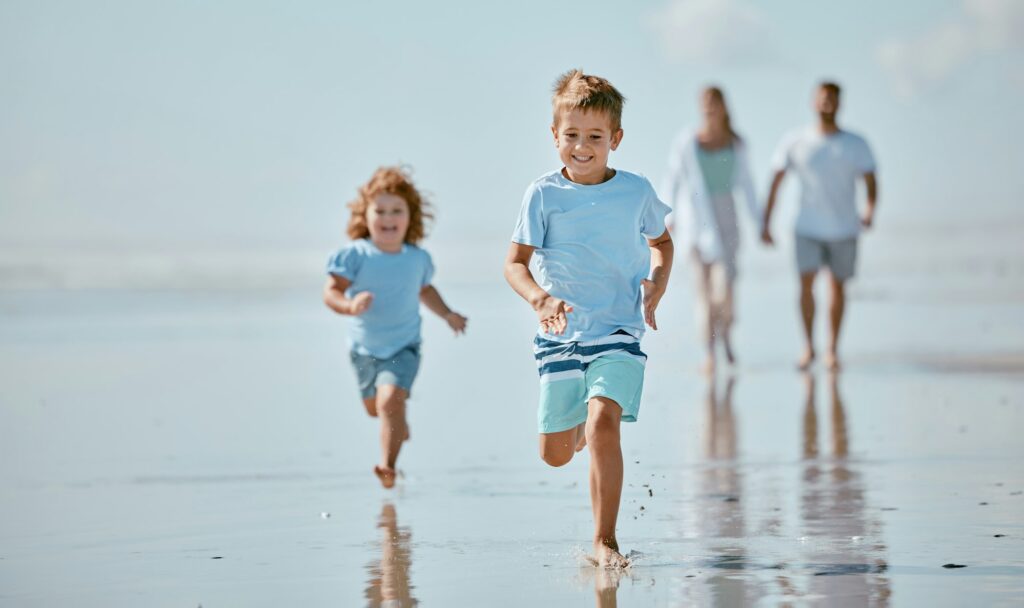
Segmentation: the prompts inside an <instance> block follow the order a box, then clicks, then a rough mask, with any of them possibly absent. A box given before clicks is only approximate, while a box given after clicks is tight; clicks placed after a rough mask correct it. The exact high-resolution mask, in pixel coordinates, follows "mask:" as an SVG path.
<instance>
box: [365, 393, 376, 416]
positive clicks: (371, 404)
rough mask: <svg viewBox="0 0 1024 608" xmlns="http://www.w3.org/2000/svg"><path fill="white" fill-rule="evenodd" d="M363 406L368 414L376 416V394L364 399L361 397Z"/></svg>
mask: <svg viewBox="0 0 1024 608" xmlns="http://www.w3.org/2000/svg"><path fill="white" fill-rule="evenodd" d="M363 407H365V408H366V413H367V414H369V415H370V417H371V418H376V417H377V395H374V396H373V397H367V398H366V399H363Z"/></svg>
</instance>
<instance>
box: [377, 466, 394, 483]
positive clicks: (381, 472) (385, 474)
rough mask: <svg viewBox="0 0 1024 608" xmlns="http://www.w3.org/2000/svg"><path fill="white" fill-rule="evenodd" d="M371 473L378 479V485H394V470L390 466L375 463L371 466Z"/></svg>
mask: <svg viewBox="0 0 1024 608" xmlns="http://www.w3.org/2000/svg"><path fill="white" fill-rule="evenodd" d="M373 473H374V474H375V475H376V476H377V478H378V479H380V485H382V486H384V487H385V488H393V487H395V476H396V474H395V470H394V469H392V468H391V467H382V466H380V465H377V466H375V467H373Z"/></svg>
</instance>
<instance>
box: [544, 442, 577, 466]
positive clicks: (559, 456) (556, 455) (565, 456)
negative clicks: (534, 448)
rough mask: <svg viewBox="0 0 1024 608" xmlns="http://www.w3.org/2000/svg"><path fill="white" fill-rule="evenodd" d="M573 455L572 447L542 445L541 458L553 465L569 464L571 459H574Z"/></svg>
mask: <svg viewBox="0 0 1024 608" xmlns="http://www.w3.org/2000/svg"><path fill="white" fill-rule="evenodd" d="M572 455H573V450H572V448H569V449H562V448H557V449H552V448H550V447H547V446H543V445H542V446H540V459H541V460H543V461H544V462H545V463H547V464H549V465H551V466H553V467H561V466H565V465H567V464H569V461H570V460H572Z"/></svg>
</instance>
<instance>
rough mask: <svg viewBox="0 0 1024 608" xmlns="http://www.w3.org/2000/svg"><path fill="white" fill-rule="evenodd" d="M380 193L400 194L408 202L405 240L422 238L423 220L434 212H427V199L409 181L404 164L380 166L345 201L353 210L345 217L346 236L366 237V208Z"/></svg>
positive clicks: (423, 233)
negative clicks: (353, 195) (356, 192)
mask: <svg viewBox="0 0 1024 608" xmlns="http://www.w3.org/2000/svg"><path fill="white" fill-rule="evenodd" d="M383 193H387V194H394V195H396V196H400V197H402V198H403V199H405V203H406V204H407V205H408V206H409V229H408V230H407V231H406V233H405V242H406V243H409V244H411V245H415V244H416V243H419V242H420V241H421V240H423V237H425V236H426V235H427V234H426V226H425V225H424V224H425V223H426V222H427V221H429V220H431V219H433V217H434V214H433V213H431V212H430V203H429V202H428V201H427V200H426V199H424V198H423V196H422V195H421V194H420V193H419V191H418V190H416V187H415V186H413V185H412V178H411V177H410V174H409V170H408V169H407V168H406V167H381V168H379V169H377V170H376V171H375V172H374V174H373V176H372V177H370V181H368V182H366V183H365V184H363V185H362V187H360V188H359V195H358V196H357V197H356V199H355V200H353V201H352V202H350V203H349V204H348V208H349V210H350V211H351V212H352V213H351V215H349V218H348V236H349V238H351V239H365V238H368V237H369V236H370V229H369V227H368V226H367V225H366V208H367V207H369V206H370V203H371V202H373V199H374V198H376V196H377V195H378V194H383Z"/></svg>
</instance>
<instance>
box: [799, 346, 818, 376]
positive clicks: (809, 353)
mask: <svg viewBox="0 0 1024 608" xmlns="http://www.w3.org/2000/svg"><path fill="white" fill-rule="evenodd" d="M811 363H814V349H811V348H808V349H807V350H805V351H804V354H803V356H802V357H800V360H799V361H797V363H796V368H797V369H798V370H800V371H802V372H803V371H807V370H808V369H810V367H811Z"/></svg>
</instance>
